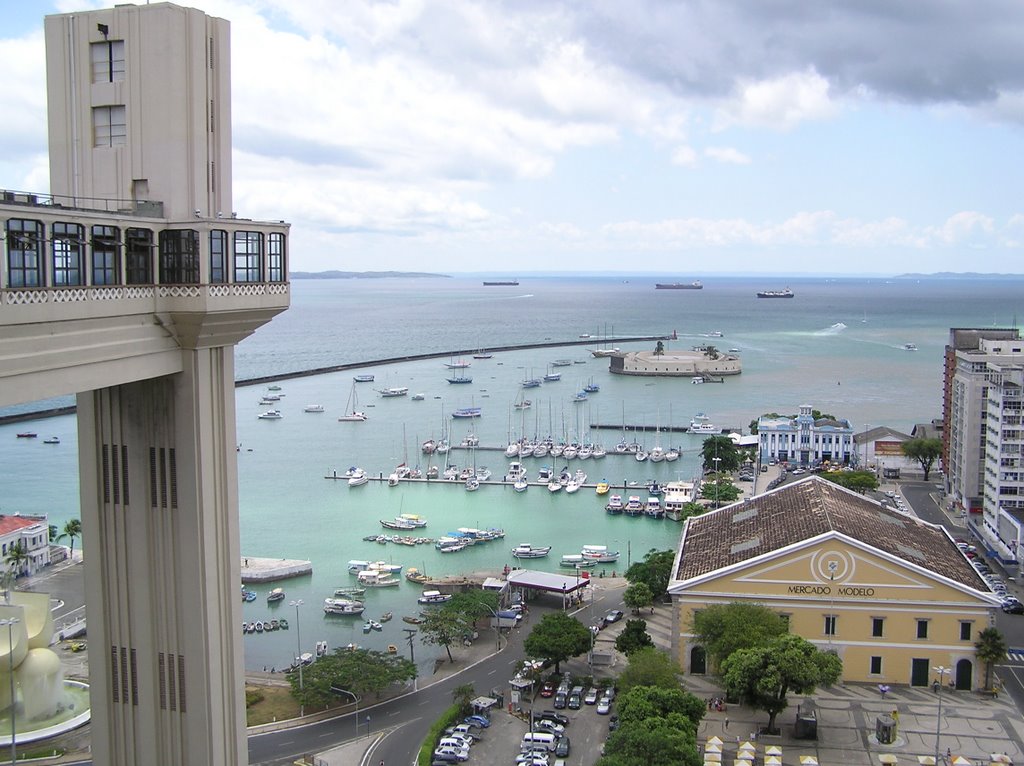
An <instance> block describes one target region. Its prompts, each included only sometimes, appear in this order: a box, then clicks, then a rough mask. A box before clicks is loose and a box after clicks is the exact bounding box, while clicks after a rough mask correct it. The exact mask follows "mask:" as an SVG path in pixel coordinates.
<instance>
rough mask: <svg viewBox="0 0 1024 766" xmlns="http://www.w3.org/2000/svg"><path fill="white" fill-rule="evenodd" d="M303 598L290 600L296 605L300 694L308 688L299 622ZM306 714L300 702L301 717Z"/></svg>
mask: <svg viewBox="0 0 1024 766" xmlns="http://www.w3.org/2000/svg"><path fill="white" fill-rule="evenodd" d="M302 603H303V602H302V599H301V598H298V599H295V600H294V601H289V602H288V606H294V607H295V651H296V655H295V659H296V661H297V662H298V663H299V696H300V697H301V696H302V691H303V690H304V689H305V688H306V687H305V684H304V683H303V680H302V628H301V626H300V624H299V607H300V606H302ZM305 714H306V711H305V706H304V705H303V704H302V703H301V702H300V703H299V717H300V718H301V717H302V716H304V715H305Z"/></svg>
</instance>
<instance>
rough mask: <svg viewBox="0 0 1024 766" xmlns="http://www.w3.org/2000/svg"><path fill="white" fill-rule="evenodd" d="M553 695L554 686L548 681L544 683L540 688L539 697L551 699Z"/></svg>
mask: <svg viewBox="0 0 1024 766" xmlns="http://www.w3.org/2000/svg"><path fill="white" fill-rule="evenodd" d="M554 695H555V685H554V684H553V683H551V682H550V681H545V682H544V685H543V686H541V687H540V696H541V697H553V696H554Z"/></svg>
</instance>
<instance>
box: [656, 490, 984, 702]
mask: <svg viewBox="0 0 1024 766" xmlns="http://www.w3.org/2000/svg"><path fill="white" fill-rule="evenodd" d="M668 593H669V595H670V596H671V598H672V603H673V642H672V652H673V657H674V659H675V660H676V661H677V662H678V663H679V666H680V668H681V669H682V670H683V671H684V672H687V673H693V674H701V673H705V672H708V671H709V670H710V668H709V667H708V662H707V659H706V657H705V653H704V649H703V647H701V646H700V645H699V644H698V643H697V642H696V640H695V637H694V635H693V633H692V624H693V616H694V614H695V613H697V612H699V611H700V610H701V609H705V608H707V607H709V606H712V605H715V604H728V603H731V602H747V603H757V604H762V605H764V606H766V607H768V608H770V609H773V610H775V611H777V612H778V613H779V614H781V615H782V616H783V617H784V618H785V619H786V620H787V621H788V624H789V629H790V631H791V632H793V633H795V634H797V635H799V636H802V637H803V638H805V639H807V640H808V641H810V642H812V643H814V644H815V645H817V646H818V648H819V649H822V650H830V651H835V652H836V653H837V654H838V655H839V657H840V658H841V659H842V661H843V674H842V679H843V680H844V681H861V682H871V683H879V684H881V683H885V684H909V685H911V686H927V685H929V684H931V683H932V681H934V680H935V678H934V672H933V670H932V669H933V668H935V667H937V666H944V667H947V668H950V669H951V671H952V674H951V676H950V677H949V678H948V679H946V680H947V681H951V682H952V683H954V684H955V686H956V688H958V689H973V688H976V687H978V686H979V685H980V684H982V683H983V679H984V668H983V666H982V664H981V663H979V662H978V660H977V658H976V657H975V647H974V644H975V642H976V641H977V640H978V634H979V633H980V632H981V631H982V630H983V629H985V628H987V627H989V626H990V625H991V624H992V618H993V610H994V609H995V608H996V607H998V606H999V604H1000V601H999V598H998V597H997V596H996V595H995V594H994V593H993V592H992V591H991V590H990V589H989V588H988V586H987V584H986V583H985V581H984V580H982V578H981V577H980V576H979V575H978V573H977V572H976V571H975V570H974V567H972V566H971V564H970V562H969V561H968V559H967V558H966V557H965V556H964V555H963V553H961V551H960V550H959V548H957V546H956V543H955V542H954V541H953V539H952V538H951V537H950V536H949V535H948V534H947V532H946V531H945V530H944V529H943V528H942V527H941V526H937V525H934V524H929V523H927V522H924V521H921V520H919V519H917V518H916V517H913V516H909V515H905V514H903V513H899V512H897V511H894V510H890V509H887V508H885V507H883V506H882V505H881V504H880V503H877V502H875V501H873V500H870V499H868V498H866V497H863V496H861V495H859V494H857V493H854V492H851V491H849V490H847V489H844V488H842V487H840V486H838V485H836V484H834V483H832V482H829V481H827V480H825V479H822V478H820V477H817V476H812V477H809V478H807V479H804V480H802V481H799V482H795V483H792V484H786V485H784V486H782V487H779V488H778V489H775V490H772V491H771V492H767V493H765V494H763V495H756V496H754V497H751V498H748V499H747V500H744V501H742V502H739V503H735V504H733V505H730V506H726V507H725V508H721V509H719V510H716V511H712V512H710V513H706V514H703V515H701V516H694V517H691V518H690V519H688V520H687V521H686V526H685V527H684V530H683V535H682V540H681V543H680V546H679V550H678V552H677V554H676V558H675V561H674V564H673V570H672V576H671V580H670V582H669V587H668Z"/></svg>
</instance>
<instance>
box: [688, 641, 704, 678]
mask: <svg viewBox="0 0 1024 766" xmlns="http://www.w3.org/2000/svg"><path fill="white" fill-rule="evenodd" d="M707 672H708V659H707V652H705V651H704V647H703V646H695V647H693V648H692V649H691V650H690V673H691V675H695V676H702V675H704V674H705V673H707Z"/></svg>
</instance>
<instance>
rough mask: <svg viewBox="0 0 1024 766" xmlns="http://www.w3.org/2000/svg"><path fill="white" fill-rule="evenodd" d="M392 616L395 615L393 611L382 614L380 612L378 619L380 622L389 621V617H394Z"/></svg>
mask: <svg viewBox="0 0 1024 766" xmlns="http://www.w3.org/2000/svg"><path fill="white" fill-rule="evenodd" d="M394 616H395V615H394V612H384V614H382V615H381V616H380V621H381V622H390V621H391V618H392V617H394Z"/></svg>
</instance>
